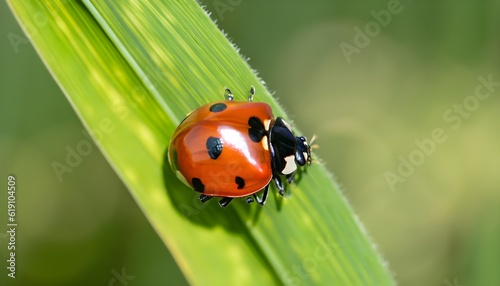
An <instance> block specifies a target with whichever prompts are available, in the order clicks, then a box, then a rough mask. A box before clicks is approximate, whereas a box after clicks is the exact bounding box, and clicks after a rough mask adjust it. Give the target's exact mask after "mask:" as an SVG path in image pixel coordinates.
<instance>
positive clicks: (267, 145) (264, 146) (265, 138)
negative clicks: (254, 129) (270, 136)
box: [260, 136, 269, 151]
mask: <svg viewBox="0 0 500 286" xmlns="http://www.w3.org/2000/svg"><path fill="white" fill-rule="evenodd" d="M260 143H262V147H263V148H264V150H266V151H269V142H268V141H267V136H264V137H262V140H261V141H260Z"/></svg>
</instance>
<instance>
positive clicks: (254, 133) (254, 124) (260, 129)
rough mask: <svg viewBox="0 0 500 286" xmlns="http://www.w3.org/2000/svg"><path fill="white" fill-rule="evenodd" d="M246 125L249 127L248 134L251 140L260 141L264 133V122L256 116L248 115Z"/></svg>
mask: <svg viewBox="0 0 500 286" xmlns="http://www.w3.org/2000/svg"><path fill="white" fill-rule="evenodd" d="M248 125H249V126H250V128H249V129H248V136H249V137H250V139H251V140H252V141H253V142H260V141H261V140H262V137H264V135H266V129H265V128H264V124H262V121H260V119H259V118H257V117H253V116H252V117H250V118H249V119H248Z"/></svg>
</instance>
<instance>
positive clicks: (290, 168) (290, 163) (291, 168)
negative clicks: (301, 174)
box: [281, 155, 297, 175]
mask: <svg viewBox="0 0 500 286" xmlns="http://www.w3.org/2000/svg"><path fill="white" fill-rule="evenodd" d="M296 170H297V164H295V156H294V155H290V156H287V157H285V168H283V170H282V171H281V173H282V174H283V175H288V174H291V173H293V172H295V171H296Z"/></svg>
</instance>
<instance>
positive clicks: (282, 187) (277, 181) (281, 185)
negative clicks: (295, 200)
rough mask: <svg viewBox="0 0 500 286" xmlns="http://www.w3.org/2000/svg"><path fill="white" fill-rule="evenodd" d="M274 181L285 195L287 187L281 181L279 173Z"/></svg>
mask: <svg viewBox="0 0 500 286" xmlns="http://www.w3.org/2000/svg"><path fill="white" fill-rule="evenodd" d="M273 179H274V183H275V184H276V188H278V192H279V194H280V195H281V196H284V195H285V187H284V186H283V182H281V178H280V176H279V175H276V176H273Z"/></svg>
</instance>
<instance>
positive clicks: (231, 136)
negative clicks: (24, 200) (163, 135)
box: [168, 100, 274, 197]
mask: <svg viewBox="0 0 500 286" xmlns="http://www.w3.org/2000/svg"><path fill="white" fill-rule="evenodd" d="M273 121H274V115H273V113H272V111H271V107H270V106H269V105H267V104H265V103H261V102H247V101H230V100H226V101H219V102H213V103H209V104H206V105H203V106H201V107H200V108H198V109H196V110H194V111H193V112H192V113H191V114H189V115H188V116H187V117H186V118H185V119H184V120H183V121H182V122H181V124H180V125H179V127H178V128H177V130H176V131H175V133H174V134H173V137H172V141H171V143H170V147H169V151H168V152H169V154H168V156H169V161H170V165H171V166H173V168H174V170H176V172H177V176H178V177H179V178H180V179H181V180H183V181H184V182H185V183H187V184H188V185H189V186H191V187H192V188H193V189H194V190H195V191H197V192H199V193H202V194H204V195H207V196H217V197H244V196H248V195H251V194H254V193H256V192H258V191H260V190H261V189H263V188H264V187H266V186H267V185H268V184H269V182H270V181H271V179H272V177H273V170H272V168H271V155H270V152H269V145H268V138H267V136H266V135H265V134H262V136H261V135H260V134H252V131H253V130H252V127H251V125H252V122H257V124H259V125H260V126H263V127H264V129H263V130H265V131H268V130H269V126H270V125H272V123H273ZM259 122H260V123H259ZM256 132H257V133H259V131H258V130H257V131H256Z"/></svg>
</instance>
